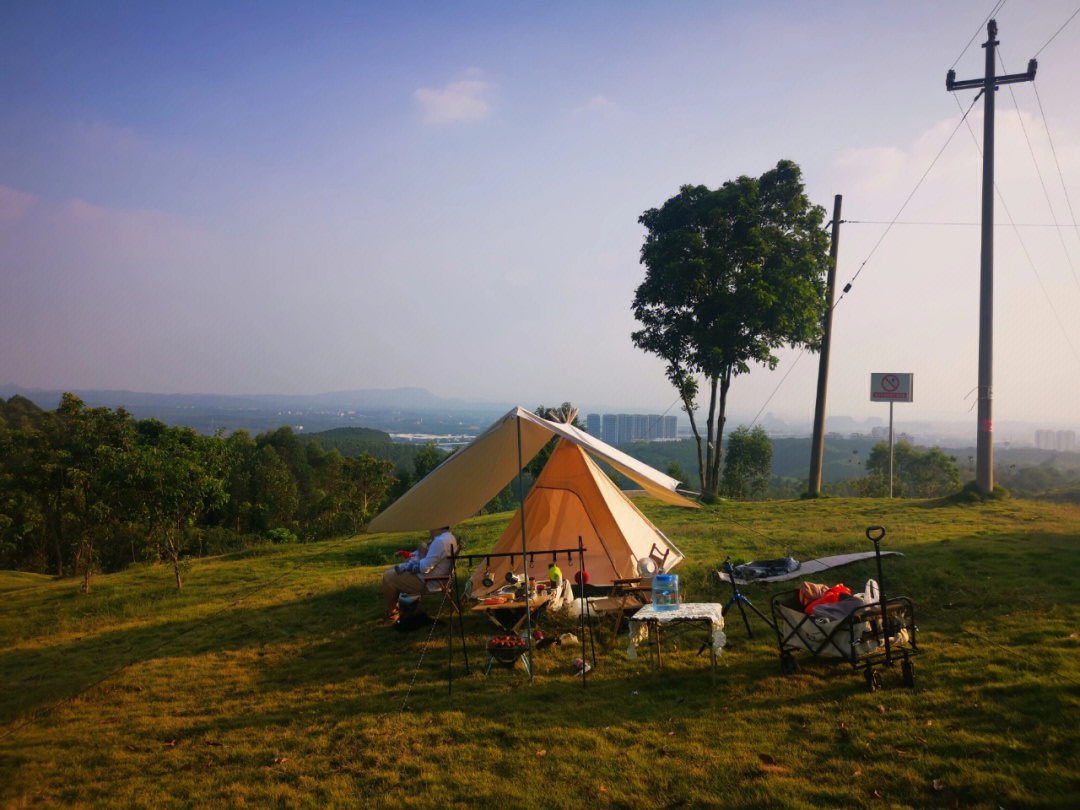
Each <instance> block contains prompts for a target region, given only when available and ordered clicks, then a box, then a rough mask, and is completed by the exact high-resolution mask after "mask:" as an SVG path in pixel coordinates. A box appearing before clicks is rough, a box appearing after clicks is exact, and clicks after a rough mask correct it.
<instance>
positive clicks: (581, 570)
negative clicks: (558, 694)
mask: <svg viewBox="0 0 1080 810" xmlns="http://www.w3.org/2000/svg"><path fill="white" fill-rule="evenodd" d="M577 554H578V576H579V577H580V578H581V582H580V583H579V584H578V587H579V588H580V589H581V591H580V593H581V606H580V607H579V608H578V617H579V618H580V619H581V686H582V688H584V687H585V672H586V670H587V669H588V667H586V666H585V613H586V611H588V609H589V599H588V597H587V596H585V548H584V547H583V545H582V543H581V535H580V534H579V535H578V539H577ZM589 632H590V633H591V632H592V622H589ZM593 666H596V651H595V650H594V651H593Z"/></svg>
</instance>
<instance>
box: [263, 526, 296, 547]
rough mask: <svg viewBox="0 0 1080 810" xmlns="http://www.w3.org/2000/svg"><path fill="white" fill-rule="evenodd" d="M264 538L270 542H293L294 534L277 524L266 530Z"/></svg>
mask: <svg viewBox="0 0 1080 810" xmlns="http://www.w3.org/2000/svg"><path fill="white" fill-rule="evenodd" d="M266 539H267V540H269V541H270V542H272V543H295V542H296V535H295V534H293V533H292V532H290V531H289V530H288V529H283V528H281V527H280V526H279V527H278V528H276V529H271V530H270V531H268V532H267V533H266Z"/></svg>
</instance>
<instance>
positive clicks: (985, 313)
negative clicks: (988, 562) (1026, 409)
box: [945, 20, 1037, 495]
mask: <svg viewBox="0 0 1080 810" xmlns="http://www.w3.org/2000/svg"><path fill="white" fill-rule="evenodd" d="M997 45H998V41H997V21H996V20H990V21H989V22H988V23H987V24H986V44H984V45H983V47H984V48H986V73H985V74H984V75H983V77H982V78H981V79H967V80H965V81H962V82H958V81H956V71H955V70H950V71H949V72H948V74H947V75H946V77H945V89H946V90H948V91H949V92H952V91H954V90H968V89H972V88H976V87H979V88H981V89H982V97H983V176H982V180H983V188H982V253H981V259H980V263H979V266H980V283H979V415H978V425H977V431H978V432H977V434H976V435H977V441H976V448H975V454H976V455H975V483H976V485H977V486H978V487H979V491H980V492H982V493H983V494H984V495H989V494H990V493H991V492H993V491H994V434H993V430H994V418H993V413H992V411H991V405H992V401H993V392H992V386H993V378H994V93H995V92H996V91H997V88H998V87H999V86H1001V85H1003V84H1013V83H1015V82H1030V81H1033V80H1034V79H1035V68H1036V67H1037V63H1036V62H1035V60H1034V59H1032V60H1031V61H1029V62H1028V69H1027V72H1026V73H1012V74H1009V75H1007V76H996V75H995V69H996V62H995V60H996V58H997V51H996V46H997Z"/></svg>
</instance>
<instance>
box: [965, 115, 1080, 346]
mask: <svg viewBox="0 0 1080 810" xmlns="http://www.w3.org/2000/svg"><path fill="white" fill-rule="evenodd" d="M953 98H954V99H955V96H954V97H953ZM956 103H957V104H958V105H959V103H960V102H959V101H957V102H956ZM970 109H971V108H970V107H969V108H968V110H969V111H970ZM967 129H968V132H969V133H970V134H971V140H972V141H973V142H974V143H975V149H976V150H978V152H979V154H980V155H982V147H981V146H980V145H979V139H978V138H976V137H975V132H974V131H973V130H972V129H971V125H970V124H968V128H967ZM994 191H996V192H997V196H998V199H999V200H1000V201H1001V207H1002V209H1003V210H1004V211H1005V216H1006V217H1008V218H1009V223H1010V224H1011V225H1012V228H1013V233H1015V234H1016V241H1018V242H1019V243H1020V247H1021V249H1023V251H1024V255H1025V256H1026V257H1027V260H1028V266H1029V267H1030V268H1031V272H1032V273H1034V274H1035V280H1036V281H1037V282H1038V283H1039V288H1040V289H1041V290H1042V292H1043V295H1044V296H1045V297H1046V303H1047V304H1048V305H1049V306H1050V311H1051V312H1052V313H1053V314H1054V319H1055V320H1056V321H1057V323H1058V326H1059V327H1060V328H1061V334H1062V335H1063V336H1064V337H1065V342H1066V343H1067V344H1068V345H1069V348H1070V349H1071V350H1072V353H1073V357H1075V358H1076V362H1077V363H1078V364H1080V353H1077V351H1076V347H1075V346H1074V345H1073V342H1072V340H1071V339H1070V338H1069V333H1068V332H1067V331H1066V329H1065V324H1064V323H1062V320H1061V316H1059V315H1058V312H1057V308H1056V307H1054V302H1053V300H1052V299H1051V298H1050V293H1048V292H1047V291H1046V285H1044V284H1043V280H1042V277H1041V276H1040V275H1039V271H1038V270H1037V269H1035V262H1033V261H1032V260H1031V254H1030V253H1029V252H1028V249H1027V245H1026V244H1024V240H1023V238H1022V237H1021V236H1020V231H1019V229H1018V228H1017V227H1016V225H1015V224H1014V223H1013V218H1012V214H1011V213H1010V212H1009V206H1008V205H1006V203H1005V195H1004V194H1002V193H1001V189H1000V188H999V187H998V184H997V181H996V180H995V181H994Z"/></svg>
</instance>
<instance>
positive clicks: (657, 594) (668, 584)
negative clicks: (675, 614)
mask: <svg viewBox="0 0 1080 810" xmlns="http://www.w3.org/2000/svg"><path fill="white" fill-rule="evenodd" d="M652 601H653V607H655V608H656V609H657V610H674V609H675V608H677V607H678V606H679V575H678V574H657V575H656V576H655V577H653V581H652Z"/></svg>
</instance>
